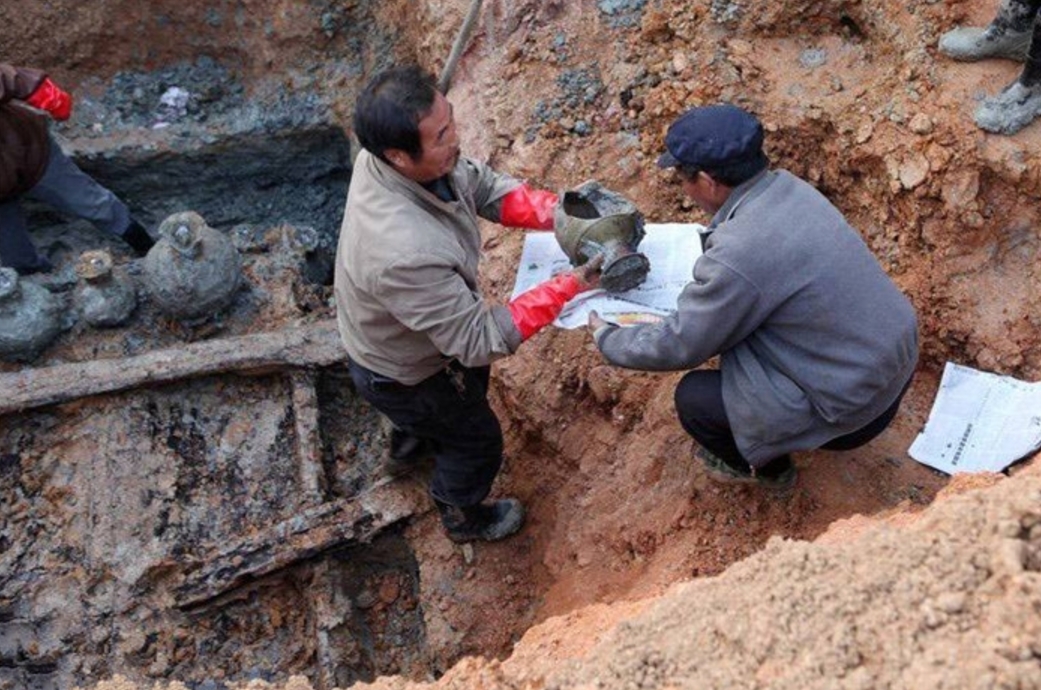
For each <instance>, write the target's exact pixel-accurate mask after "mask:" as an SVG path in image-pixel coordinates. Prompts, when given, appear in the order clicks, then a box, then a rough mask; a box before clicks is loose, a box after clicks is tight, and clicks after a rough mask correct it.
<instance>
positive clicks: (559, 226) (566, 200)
mask: <svg viewBox="0 0 1041 690" xmlns="http://www.w3.org/2000/svg"><path fill="white" fill-rule="evenodd" d="M555 216H556V217H555V219H554V232H555V233H556V236H557V242H558V243H559V244H560V248H561V249H563V250H564V253H565V254H567V257H568V259H570V260H571V264H572V265H574V266H581V265H582V264H584V263H586V262H587V261H589V260H590V259H592V258H593V257H595V256H601V255H602V256H603V257H604V264H603V268H601V271H600V272H601V278H600V287H602V288H604V289H605V290H607V291H608V292H625V291H626V290H632V289H633V288H635V287H636V286H638V285H639V284H640V283H642V282H643V281H644V279H645V278H646V277H647V273H648V272H649V271H650V270H651V264H650V261H648V260H647V257H646V256H644V255H643V254H640V253H637V251H636V248H637V246H639V244H640V241H641V240H643V237H644V234H645V233H644V229H643V226H644V220H643V214H642V213H640V211H639V210H638V209H637V208H636V206H635V205H634V204H633V203H632V202H630V201H629V200H628V199H626V198H624V197H623V196H621V195H620V194H617V193H616V192H612V191H611V190H609V189H606V188H605V187H603V186H602V185H601V184H600V183H599V182H596V181H594V180H590V181H588V182H585V183H583V184H582V185H581V186H579V187H578V188H576V189H573V190H569V191H567V192H564V194H563V195H562V196H561V198H560V203H559V204H557V208H556V214H555Z"/></svg>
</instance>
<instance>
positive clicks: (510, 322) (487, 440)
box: [334, 66, 598, 542]
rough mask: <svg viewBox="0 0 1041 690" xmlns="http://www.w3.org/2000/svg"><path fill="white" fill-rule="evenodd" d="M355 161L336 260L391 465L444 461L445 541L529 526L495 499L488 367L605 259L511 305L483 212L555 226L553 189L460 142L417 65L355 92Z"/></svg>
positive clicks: (348, 324)
mask: <svg viewBox="0 0 1041 690" xmlns="http://www.w3.org/2000/svg"><path fill="white" fill-rule="evenodd" d="M354 130H355V134H356V135H357V137H358V140H359V141H360V142H361V145H362V147H363V149H364V150H363V151H361V153H359V154H358V157H357V159H356V161H355V166H354V172H353V173H352V176H351V182H350V189H349V191H348V195H347V205H346V208H345V209H344V218H343V225H342V227H341V230H340V240H339V246H338V248H337V254H336V267H335V270H334V286H335V295H336V313H337V320H338V325H339V330H340V336H341V338H342V339H343V343H344V345H345V346H346V348H347V353H348V355H349V362H350V363H349V369H350V375H351V378H352V380H353V382H354V385H355V387H356V389H357V392H358V394H359V395H361V397H363V398H364V399H365V400H367V401H368V402H369V403H370V404H372V406H373V407H375V408H376V409H377V410H379V411H380V412H382V413H383V414H384V415H386V417H387V418H389V420H390V421H391V422H392V424H393V428H392V431H391V437H390V449H389V461H390V462H389V463H388V467H387V469H388V471H389V472H390V473H391V474H398V473H401V472H407V471H409V470H410V469H411V468H413V467H415V466H416V465H417V463H419V462H420V461H421V460H423V459H424V458H426V457H432V458H433V460H434V470H433V477H432V479H431V482H430V486H429V490H430V494H431V495H432V497H433V499H434V502H435V504H436V505H437V508H438V510H439V512H440V516H441V521H442V524H443V526H444V528H445V531H446V532H447V534H448V536H449V538H451V539H452V540H453V541H456V542H466V541H472V540H476V539H480V540H488V541H493V540H497V539H502V538H504V537H507V536H509V535H511V534H513V533H515V532H516V531H517V530H519V529H520V527H521V525H522V523H523V519H524V511H523V508H522V506H521V504H520V502H519V501H518V500H516V499H513V498H504V499H499V500H494V501H485V498H486V497H487V496H488V495H489V493H490V491H491V488H492V483H493V481H494V480H495V477H496V475H497V474H498V472H499V469H500V467H501V465H502V461H503V436H502V430H501V428H500V425H499V420H498V419H497V417H496V416H495V413H494V412H493V411H492V409H491V407H490V406H489V404H488V399H487V392H488V381H489V373H490V367H489V365H490V364H491V363H492V362H493V361H495V360H496V359H499V358H501V357H505V356H507V355H509V354H511V353H513V352H515V351H516V350H517V348H518V347H519V346H520V344H521V343H522V342H523V341H524V340H526V339H527V338H530V337H531V336H532V335H534V334H535V333H536V332H537V331H538V330H539V329H541V328H542V327H544V326H546V325H547V324H549V323H551V322H552V321H553V320H554V319H555V318H556V316H557V315H558V314H559V313H560V310H561V309H562V307H563V305H564V304H565V303H566V302H567V301H568V300H569V299H571V298H572V297H574V296H575V295H577V294H578V293H579V292H581V291H584V290H589V289H592V288H593V287H595V286H596V284H597V281H598V276H597V268H598V264H597V262H596V261H590V262H589V263H587V264H586V265H585V266H584V267H580V268H578V269H576V270H574V271H570V272H567V273H563V274H560V275H558V276H556V277H555V278H553V279H551V280H549V281H547V282H545V283H542V284H540V285H538V286H536V287H535V288H532V289H531V290H529V291H528V292H526V293H524V294H522V295H520V296H519V297H517V298H516V299H514V300H513V301H511V302H510V303H508V304H499V303H496V302H495V301H494V300H490V299H488V298H486V297H485V296H484V295H483V294H482V293H481V289H480V286H479V283H478V266H479V263H480V259H481V257H480V254H481V236H480V232H479V227H478V218H484V219H486V220H489V221H492V222H496V223H500V224H502V225H507V226H512V227H524V228H535V229H549V228H552V227H553V216H554V208H555V206H556V204H557V195H556V194H554V193H552V192H549V191H546V190H539V189H533V188H531V187H529V186H528V185H527V184H525V183H523V182H520V181H518V180H516V179H514V178H512V177H509V176H507V175H504V174H500V173H498V172H496V171H494V170H492V169H491V168H490V167H489V166H487V165H485V164H484V163H481V162H479V161H476V160H473V159H470V158H467V157H465V156H464V155H463V154H462V152H461V150H460V143H459V134H458V132H457V130H456V119H455V112H454V110H453V107H452V104H451V103H450V102H449V101H448V100H447V99H446V98H445V96H444V95H442V94H441V93H440V92H439V91H438V90H437V88H436V85H435V81H434V79H433V77H432V76H431V75H429V74H428V73H426V72H424V71H423V70H422V69H420V68H419V67H416V66H407V67H399V68H394V69H390V70H387V71H385V72H382V73H381V74H379V75H377V76H376V77H375V78H373V79H372V81H371V82H370V83H369V84H368V85H367V86H366V87H365V89H364V90H363V91H362V93H361V94H360V95H359V97H358V100H357V103H356V107H355V113H354Z"/></svg>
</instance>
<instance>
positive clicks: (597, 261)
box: [572, 254, 604, 292]
mask: <svg viewBox="0 0 1041 690" xmlns="http://www.w3.org/2000/svg"><path fill="white" fill-rule="evenodd" d="M603 265H604V257H603V255H602V254H598V255H597V256H594V257H593V258H592V259H590V260H589V261H587V262H585V263H584V264H582V265H581V266H579V267H578V268H576V269H575V270H574V271H572V273H574V274H575V277H576V278H578V282H579V283H581V285H582V292H585V291H587V290H595V289H596V288H598V287H600V267H601V266H603Z"/></svg>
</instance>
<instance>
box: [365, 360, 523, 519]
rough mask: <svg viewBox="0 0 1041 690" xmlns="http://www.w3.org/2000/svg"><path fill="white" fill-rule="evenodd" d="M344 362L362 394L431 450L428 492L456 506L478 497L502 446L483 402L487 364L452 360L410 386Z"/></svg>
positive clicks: (496, 421) (495, 421)
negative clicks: (444, 366)
mask: <svg viewBox="0 0 1041 690" xmlns="http://www.w3.org/2000/svg"><path fill="white" fill-rule="evenodd" d="M348 368H349V370H350V373H351V380H352V381H354V386H355V389H356V390H357V391H358V394H359V395H360V396H361V397H362V398H364V399H365V400H366V401H368V402H369V404H370V405H372V406H373V407H375V408H376V409H377V410H379V411H380V412H382V413H383V414H385V415H387V417H389V418H390V421H392V422H393V423H394V426H396V427H397V428H398V429H399V430H400V431H401V432H404V433H405V434H408V435H409V436H413V437H415V438H417V439H419V440H421V441H425V442H426V445H427V447H428V448H430V450H431V451H432V452H433V456H434V476H433V479H431V481H430V493H431V495H432V496H433V497H434V498H435V499H436V500H438V501H441V502H442V503H447V504H449V505H453V506H458V507H460V508H467V507H469V506H473V505H476V504H478V503H480V502H481V501H482V500H484V498H485V497H486V496H487V495H488V492H489V491H491V488H492V482H493V481H495V475H497V474H498V473H499V468H500V467H501V466H502V450H503V441H502V427H500V426H499V419H498V418H497V417H496V416H495V413H494V412H493V411H492V408H491V407H490V406H489V405H488V377H489V374H490V372H491V368H490V367H473V368H470V367H464V366H462V365H461V364H458V363H453V364H451V365H449V366H447V367H446V368H445V370H444V371H441V372H440V373H437V374H434V375H433V376H431V377H430V378H427V379H425V380H424V381H421V382H419V383H418V384H416V385H414V386H406V385H404V384H401V383H398V382H397V381H395V380H393V379H390V378H387V377H386V376H383V375H381V374H377V373H376V372H374V371H371V370H369V369H366V368H365V367H363V366H361V365H359V364H356V363H354V362H350V363H349V364H348Z"/></svg>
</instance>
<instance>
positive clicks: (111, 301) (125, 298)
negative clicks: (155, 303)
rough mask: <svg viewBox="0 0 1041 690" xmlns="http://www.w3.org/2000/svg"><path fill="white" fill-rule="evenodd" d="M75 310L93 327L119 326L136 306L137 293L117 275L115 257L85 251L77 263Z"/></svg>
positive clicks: (123, 278) (98, 251)
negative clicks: (113, 259)
mask: <svg viewBox="0 0 1041 690" xmlns="http://www.w3.org/2000/svg"><path fill="white" fill-rule="evenodd" d="M76 275H77V276H79V279H80V282H79V285H77V286H76V293H75V301H76V308H77V309H78V310H79V312H80V313H81V314H82V315H83V319H84V320H85V321H86V322H87V323H89V324H90V325H92V326H97V327H99V328H105V327H109V326H119V325H120V324H123V323H125V322H126V320H127V319H129V318H130V314H131V313H132V312H133V311H134V307H136V306H137V292H136V291H135V290H134V286H133V285H131V284H130V282H129V280H128V279H127V278H126V276H124V275H123V274H122V273H116V272H115V270H114V267H113V264H112V255H111V254H109V253H108V252H106V251H103V250H97V251H89V252H83V254H81V255H80V258H79V261H77V262H76Z"/></svg>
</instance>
